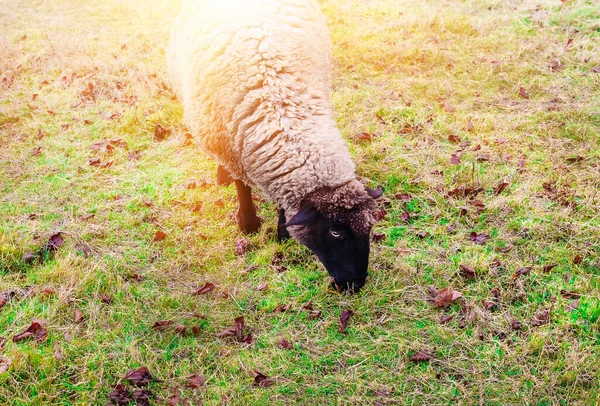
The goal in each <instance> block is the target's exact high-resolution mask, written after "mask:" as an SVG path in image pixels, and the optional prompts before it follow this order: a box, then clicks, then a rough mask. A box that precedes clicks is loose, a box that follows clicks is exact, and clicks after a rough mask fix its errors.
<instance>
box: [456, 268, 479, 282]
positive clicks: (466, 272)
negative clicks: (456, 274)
mask: <svg viewBox="0 0 600 406" xmlns="http://www.w3.org/2000/svg"><path fill="white" fill-rule="evenodd" d="M458 268H459V271H460V274H461V275H462V276H463V277H465V278H467V279H474V278H475V276H476V273H475V271H474V270H473V268H471V267H468V266H467V265H464V264H460V265H459V266H458Z"/></svg>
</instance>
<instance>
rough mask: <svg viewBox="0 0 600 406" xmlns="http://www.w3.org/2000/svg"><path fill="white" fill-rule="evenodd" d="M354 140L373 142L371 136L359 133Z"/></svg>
mask: <svg viewBox="0 0 600 406" xmlns="http://www.w3.org/2000/svg"><path fill="white" fill-rule="evenodd" d="M356 140H357V141H358V142H371V141H373V134H369V133H360V134H358V135H357V136H356Z"/></svg>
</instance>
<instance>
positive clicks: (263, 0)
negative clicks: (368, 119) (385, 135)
mask: <svg viewBox="0 0 600 406" xmlns="http://www.w3.org/2000/svg"><path fill="white" fill-rule="evenodd" d="M167 58H168V65H169V73H170V76H171V81H172V84H173V89H174V91H175V93H176V94H177V96H178V97H179V98H180V100H182V102H183V105H184V120H185V123H186V124H187V126H188V127H189V129H190V131H191V133H192V134H193V136H194V139H195V140H196V141H197V142H198V144H199V145H200V146H201V147H202V148H203V149H204V150H205V151H206V153H207V154H208V155H209V156H210V157H212V158H213V159H215V160H216V161H217V162H218V163H219V164H220V165H222V166H223V167H225V168H226V169H227V170H228V171H229V172H230V173H231V175H232V177H233V178H234V179H238V180H241V181H242V182H244V183H245V184H247V185H248V186H250V187H258V188H259V189H261V190H262V191H263V192H264V193H265V194H266V195H267V196H268V197H269V198H270V199H271V200H274V201H276V202H277V203H279V205H280V206H281V207H282V208H283V209H284V210H285V211H286V215H288V216H289V215H290V214H293V213H294V212H295V211H297V209H298V207H299V206H300V203H301V201H302V199H303V198H304V197H306V196H307V195H309V194H310V193H312V192H314V191H316V190H317V189H320V188H336V187H339V186H341V185H344V184H347V183H348V182H350V181H352V180H354V179H355V178H356V175H355V166H354V163H353V162H352V160H351V158H350V154H349V152H348V149H347V146H346V145H345V143H344V141H343V139H342V136H341V134H340V132H339V130H338V128H337V126H336V123H335V121H334V118H333V112H332V105H331V100H330V98H331V40H330V37H329V33H328V30H327V25H326V22H325V18H324V16H323V14H322V13H321V11H320V10H319V8H318V5H317V3H316V1H313V0H186V1H185V2H184V5H183V9H182V11H181V14H180V15H179V17H178V18H177V20H176V22H175V26H174V29H173V32H172V36H171V41H170V44H169V50H168V56H167Z"/></svg>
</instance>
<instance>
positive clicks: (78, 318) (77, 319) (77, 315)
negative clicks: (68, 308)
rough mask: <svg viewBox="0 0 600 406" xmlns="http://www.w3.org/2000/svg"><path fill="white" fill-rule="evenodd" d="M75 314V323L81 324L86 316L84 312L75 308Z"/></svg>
mask: <svg viewBox="0 0 600 406" xmlns="http://www.w3.org/2000/svg"><path fill="white" fill-rule="evenodd" d="M73 314H74V316H73V318H74V320H75V323H77V324H79V323H82V322H83V318H84V316H83V312H82V311H81V310H79V309H75V310H74V311H73Z"/></svg>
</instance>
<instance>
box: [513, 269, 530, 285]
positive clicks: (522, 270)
mask: <svg viewBox="0 0 600 406" xmlns="http://www.w3.org/2000/svg"><path fill="white" fill-rule="evenodd" d="M530 271H531V267H530V266H525V267H523V268H519V269H517V272H515V273H514V275H513V278H512V279H513V282H514V281H516V280H517V279H518V278H519V276H521V275H526V274H528V273H529V272H530Z"/></svg>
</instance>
